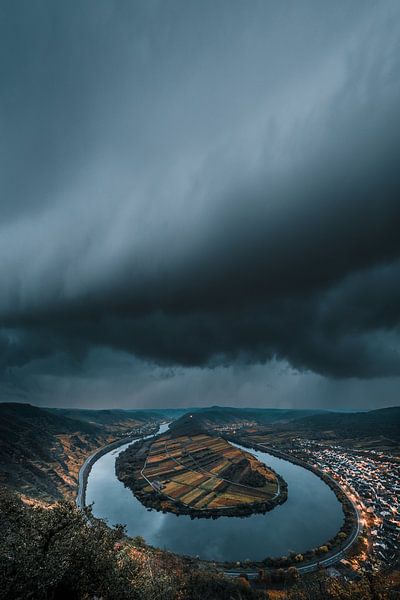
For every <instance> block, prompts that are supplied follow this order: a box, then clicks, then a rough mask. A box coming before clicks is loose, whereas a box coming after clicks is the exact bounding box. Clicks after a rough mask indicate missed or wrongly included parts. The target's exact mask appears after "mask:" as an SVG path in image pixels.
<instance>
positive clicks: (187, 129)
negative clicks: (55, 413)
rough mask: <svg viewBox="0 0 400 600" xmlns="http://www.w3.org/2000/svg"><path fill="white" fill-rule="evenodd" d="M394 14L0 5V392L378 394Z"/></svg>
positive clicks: (396, 173)
mask: <svg viewBox="0 0 400 600" xmlns="http://www.w3.org/2000/svg"><path fill="white" fill-rule="evenodd" d="M399 19H400V3H399V2H398V1H397V0H393V1H391V0H387V1H381V2H377V1H368V0H360V1H356V0H352V2H347V1H344V0H343V1H337V2H329V3H328V2H321V1H320V0H315V1H306V0H305V1H303V2H297V1H281V0H279V1H278V0H277V1H272V0H271V1H267V0H262V1H257V0H251V1H248V0H242V1H239V0H210V1H207V0H202V1H201V2H200V1H199V0H195V1H191V0H163V1H161V0H160V1H157V0H143V1H139V0H135V1H134V2H130V1H124V0H118V1H117V0H115V2H113V1H112V0H104V1H103V0H91V1H90V0H76V1H74V0H69V1H68V2H54V0H48V1H46V0H39V1H37V2H32V1H31V0H26V1H22V0H4V1H3V2H1V4H0V398H1V400H2V401H6V400H8V401H9V400H20V401H30V402H33V403H37V404H41V405H59V406H84V407H104V406H121V407H131V406H132V407H136V406H140V407H146V406H189V405H197V406H200V405H207V404H228V405H250V406H277V407H279V406H285V407H286V406H291V407H303V406H321V407H332V408H334V407H340V408H343V407H361V408H368V407H379V406H386V405H393V404H398V403H399V400H398V397H399V389H400V387H399V384H400V354H399V351H400V337H399V333H400V329H399V324H400V168H399V157H400V29H399Z"/></svg>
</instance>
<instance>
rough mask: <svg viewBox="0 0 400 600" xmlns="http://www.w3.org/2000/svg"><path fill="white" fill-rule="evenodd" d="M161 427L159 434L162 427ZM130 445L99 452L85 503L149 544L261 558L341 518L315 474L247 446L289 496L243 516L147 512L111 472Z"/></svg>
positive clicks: (213, 555)
mask: <svg viewBox="0 0 400 600" xmlns="http://www.w3.org/2000/svg"><path fill="white" fill-rule="evenodd" d="M167 427H168V426H167V425H163V426H161V428H160V433H162V432H163V431H165V430H166V429H167ZM129 445H130V444H125V445H124V446H121V447H120V448H117V449H116V450H112V451H111V452H109V453H108V454H105V455H104V456H102V457H101V458H100V459H99V460H98V461H96V462H95V464H94V465H93V468H92V470H91V472H90V475H89V478H88V484H87V491H86V502H87V504H90V503H92V502H93V503H94V506H93V513H94V515H95V516H96V517H99V518H102V519H106V520H107V521H108V523H109V524H110V525H115V524H117V523H124V524H126V526H127V530H128V533H129V535H131V536H135V535H141V536H143V537H144V538H145V540H146V541H147V542H148V543H149V544H151V545H152V546H159V547H160V548H165V549H167V550H171V551H172V552H177V553H179V554H189V555H192V556H197V555H198V556H200V557H201V558H204V559H208V560H245V559H247V558H248V559H251V560H261V559H263V558H265V557H266V556H282V555H286V554H288V553H289V552H291V551H294V552H301V551H305V550H307V549H309V548H312V547H315V546H318V545H321V544H322V543H323V542H325V541H327V540H328V539H329V538H330V537H333V536H334V535H335V534H336V533H337V531H338V530H339V528H340V526H341V524H342V522H343V512H342V508H341V505H340V503H339V502H338V500H337V498H336V496H335V494H334V493H333V492H332V490H331V489H330V488H329V487H328V486H327V485H326V484H325V483H324V482H323V481H321V480H320V479H319V478H318V477H317V476H316V475H314V474H313V473H311V471H308V470H307V469H304V468H303V467H299V466H298V465H294V464H292V463H290V462H288V461H286V460H282V459H280V458H276V457H275V456H272V455H271V454H267V453H266V452H258V451H255V450H251V451H250V450H248V449H247V448H244V449H245V450H247V451H248V452H251V453H252V454H254V456H256V457H257V458H258V459H259V460H261V461H262V462H264V463H265V464H266V465H268V466H270V467H272V468H273V469H275V471H277V472H278V473H280V474H281V475H282V477H283V478H284V479H285V480H286V482H287V484H288V499H287V501H286V502H285V503H284V504H283V505H282V506H277V507H276V508H274V510H272V511H271V512H269V513H267V514H265V515H252V516H250V517H246V518H236V517H220V518H219V519H216V520H212V519H194V520H192V519H191V518H190V517H189V516H187V515H182V516H179V517H177V516H175V515H172V514H165V515H164V514H162V513H159V512H157V511H154V510H152V511H148V510H147V509H146V508H145V507H144V506H143V505H142V504H141V503H140V502H139V501H138V500H137V499H136V498H135V496H134V495H133V494H132V492H131V491H130V490H129V489H128V488H125V487H124V485H123V484H122V483H121V482H120V481H119V480H118V479H117V476H116V475H115V459H116V457H117V456H118V454H120V452H123V451H124V450H125V449H126V448H127V447H128V446H129Z"/></svg>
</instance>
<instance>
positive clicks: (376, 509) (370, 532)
mask: <svg viewBox="0 0 400 600" xmlns="http://www.w3.org/2000/svg"><path fill="white" fill-rule="evenodd" d="M285 452H287V453H288V454H290V455H292V456H293V457H295V458H297V459H300V460H302V461H305V462H307V463H308V464H310V465H312V466H313V467H314V468H316V469H318V470H320V471H322V472H323V473H325V474H327V475H328V476H330V477H332V478H333V479H335V480H336V481H337V483H339V485H340V486H341V487H342V488H343V490H344V491H345V492H346V493H347V495H348V496H349V497H350V499H351V500H352V501H353V502H354V503H355V504H356V506H357V508H358V510H359V513H360V516H361V524H362V526H363V534H364V535H365V536H366V539H367V542H368V545H367V548H365V551H363V552H362V553H361V555H360V557H361V559H362V563H360V564H359V566H360V568H362V569H363V570H370V571H376V570H378V569H381V568H385V567H388V566H389V565H390V564H392V563H394V562H395V560H396V559H397V558H398V553H399V546H400V517H399V508H400V464H399V462H398V460H397V459H396V457H395V456H392V455H391V454H387V453H384V452H380V451H376V450H362V451H361V450H360V451H356V450H353V449H349V448H345V447H343V446H340V445H336V444H334V445H328V444H327V443H326V442H318V441H312V440H304V439H301V438H297V439H293V442H292V444H291V445H290V447H288V448H285ZM355 566H357V565H355Z"/></svg>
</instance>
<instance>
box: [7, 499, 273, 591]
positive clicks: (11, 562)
mask: <svg viewBox="0 0 400 600" xmlns="http://www.w3.org/2000/svg"><path fill="white" fill-rule="evenodd" d="M0 514H1V521H0V598H1V599H4V600H5V599H7V600H22V599H23V600H28V599H32V600H36V599H37V600H64V599H65V600H66V599H68V600H86V599H94V598H97V599H99V598H102V599H103V600H125V599H126V600H131V599H132V600H152V599H157V600H214V599H215V600H217V599H218V600H224V599H226V600H252V599H255V598H257V597H258V596H257V595H256V592H254V591H252V590H251V589H249V587H248V586H246V585H245V584H244V583H240V582H236V581H231V580H229V579H227V578H225V577H223V576H222V575H218V574H216V573H210V572H209V571H202V570H200V569H199V568H197V567H196V565H195V564H193V563H191V562H190V561H184V560H180V559H178V558H176V557H174V556H172V555H170V554H168V553H165V552H161V551H156V550H151V549H147V548H141V547H140V543H138V544H136V547H135V545H134V544H133V543H132V542H129V541H126V539H124V531H123V528H122V527H116V528H115V529H110V528H108V527H107V526H106V525H105V524H104V523H102V522H98V521H95V522H93V524H90V523H89V522H88V521H87V519H86V518H85V515H84V514H83V513H82V512H80V511H79V510H77V509H76V508H75V506H74V505H73V504H71V503H66V502H62V503H59V504H56V505H54V507H52V508H50V509H48V508H43V507H28V506H26V505H24V504H22V502H21V501H20V500H19V498H18V497H17V496H16V495H15V494H12V493H10V492H9V491H6V490H0ZM264 597H265V596H264Z"/></svg>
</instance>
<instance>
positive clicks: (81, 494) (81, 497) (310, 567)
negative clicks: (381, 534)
mask: <svg viewBox="0 0 400 600" xmlns="http://www.w3.org/2000/svg"><path fill="white" fill-rule="evenodd" d="M157 433H158V432H157ZM154 435H157V434H154ZM146 437H152V436H146ZM136 439H139V438H132V437H128V438H123V439H121V440H117V441H115V442H113V443H112V444H108V445H107V446H103V447H102V448H99V449H98V450H96V451H95V452H93V453H92V454H91V455H90V456H88V457H87V459H86V460H85V462H84V463H83V464H82V466H81V468H80V470H79V476H78V492H77V496H76V505H77V507H78V508H80V509H83V508H84V507H85V495H86V481H87V476H88V475H89V473H90V469H91V467H92V465H93V463H94V462H95V461H96V460H97V459H98V458H100V456H102V455H103V454H105V453H106V452H108V451H110V450H113V449H114V448H118V447H119V446H122V445H123V444H126V443H128V442H133V441H135V440H136ZM260 446H262V444H260ZM264 448H265V450H266V451H267V452H268V451H273V449H270V448H268V447H267V446H264ZM247 450H249V448H247ZM287 460H289V461H290V456H289V455H287ZM325 476H327V477H328V478H329V479H330V480H331V481H332V482H333V483H334V484H336V485H337V486H338V487H339V488H340V489H341V490H342V492H343V493H344V494H345V495H346V496H347V498H348V500H349V501H350V502H351V504H352V506H353V508H354V512H355V514H356V515H357V525H356V528H355V529H354V531H353V532H352V533H351V534H350V537H349V539H348V541H347V543H346V545H345V546H344V547H343V548H341V549H340V550H339V551H338V552H336V554H333V555H332V556H329V557H328V558H325V559H323V560H316V561H314V562H313V563H309V564H307V565H304V566H303V567H297V570H298V571H299V572H300V573H310V572H311V571H315V570H317V569H319V568H320V567H321V566H322V567H329V566H330V565H333V564H335V563H337V562H338V561H339V560H341V559H342V558H343V557H344V556H345V553H346V552H347V550H348V549H349V548H350V547H351V545H352V544H353V543H354V542H355V541H356V539H357V538H358V536H359V535H360V533H361V530H362V524H361V520H360V511H359V510H358V508H357V506H356V505H355V503H354V502H353V500H352V499H351V498H350V497H349V496H348V494H347V492H346V490H345V489H343V487H342V486H341V485H339V484H338V482H337V481H335V480H334V479H333V478H332V477H330V475H327V474H325ZM224 573H225V575H228V576H231V577H239V576H240V575H244V574H245V575H247V576H248V577H250V578H253V577H256V576H257V575H258V570H257V571H246V570H245V569H243V570H240V571H224Z"/></svg>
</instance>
